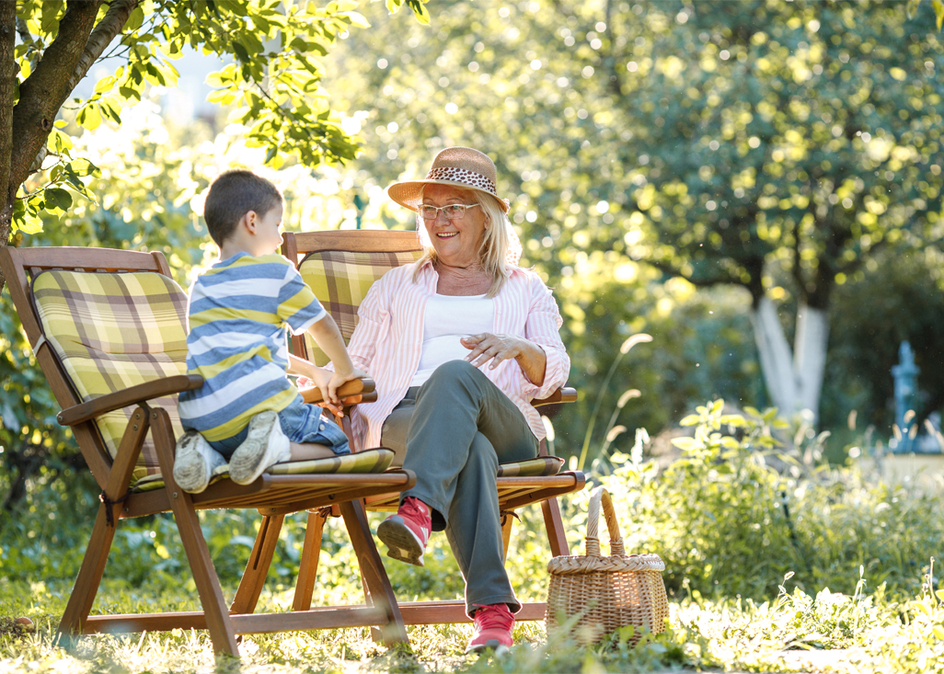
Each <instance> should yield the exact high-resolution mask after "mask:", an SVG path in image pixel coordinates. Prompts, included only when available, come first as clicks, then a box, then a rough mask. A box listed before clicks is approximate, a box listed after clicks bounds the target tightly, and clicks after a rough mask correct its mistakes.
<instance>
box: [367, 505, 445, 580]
mask: <svg viewBox="0 0 944 674" xmlns="http://www.w3.org/2000/svg"><path fill="white" fill-rule="evenodd" d="M432 528H433V522H432V518H431V517H430V514H429V506H428V505H426V504H425V503H423V502H422V501H420V500H419V499H418V498H414V497H412V496H407V497H406V498H405V499H403V503H401V504H400V508H399V509H398V510H397V514H396V515H391V516H390V517H388V518H387V519H385V520H384V521H383V522H381V523H380V526H379V527H377V537H378V538H379V539H380V540H381V541H383V542H384V543H386V545H387V556H388V557H392V558H393V559H399V560H400V561H401V562H406V563H407V564H413V565H415V566H423V554H424V553H425V552H426V542H427V541H428V540H429V532H430V531H431V530H432Z"/></svg>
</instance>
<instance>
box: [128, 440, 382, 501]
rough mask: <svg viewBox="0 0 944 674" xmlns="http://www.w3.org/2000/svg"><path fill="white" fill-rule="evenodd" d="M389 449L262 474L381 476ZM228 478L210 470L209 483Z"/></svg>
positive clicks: (154, 479) (141, 484) (152, 478)
mask: <svg viewBox="0 0 944 674" xmlns="http://www.w3.org/2000/svg"><path fill="white" fill-rule="evenodd" d="M393 456H394V454H393V451H392V450H390V449H384V448H380V449H368V450H367V451H364V452H357V453H356V454H345V455H344V456H334V457H331V458H329V459H311V460H309V461H286V462H284V463H277V464H275V465H274V466H272V467H271V468H269V469H268V470H267V471H266V472H267V473H270V474H272V475H326V474H332V473H382V472H384V471H385V470H387V469H388V468H389V467H390V464H391V463H392V462H393ZM225 477H229V465H223V466H220V467H218V468H217V469H216V470H214V471H213V477H212V479H211V480H210V484H213V483H214V482H218V481H219V480H222V479H223V478H225ZM163 486H164V478H162V477H161V476H160V475H159V474H158V475H149V476H147V477H145V478H142V479H140V480H138V482H137V484H135V486H134V490H135V491H136V492H142V491H151V490H153V489H160V488H161V487H163Z"/></svg>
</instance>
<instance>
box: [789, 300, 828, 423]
mask: <svg viewBox="0 0 944 674" xmlns="http://www.w3.org/2000/svg"><path fill="white" fill-rule="evenodd" d="M828 339H829V314H828V313H827V312H825V311H823V310H822V309H814V308H813V307H808V306H806V305H804V304H802V303H801V304H800V307H799V309H798V310H797V329H796V339H795V340H794V344H793V371H794V374H795V375H796V382H797V407H798V409H804V410H810V411H812V412H813V423H814V424H815V423H816V422H817V421H819V396H820V393H821V392H822V390H823V373H824V372H825V370H826V342H827V341H828Z"/></svg>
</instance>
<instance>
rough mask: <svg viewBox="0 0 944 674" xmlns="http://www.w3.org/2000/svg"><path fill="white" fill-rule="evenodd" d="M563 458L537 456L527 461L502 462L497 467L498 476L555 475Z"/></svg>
mask: <svg viewBox="0 0 944 674" xmlns="http://www.w3.org/2000/svg"><path fill="white" fill-rule="evenodd" d="M563 465H564V460H563V459H562V458H560V457H559V456H539V457H537V458H536V459H528V460H527V461H515V462H514V463H503V464H501V465H500V466H499V467H498V477H544V476H546V475H557V473H559V472H560V469H561V466H563Z"/></svg>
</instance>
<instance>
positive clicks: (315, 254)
mask: <svg viewBox="0 0 944 674" xmlns="http://www.w3.org/2000/svg"><path fill="white" fill-rule="evenodd" d="M282 254H283V255H285V257H287V258H288V259H289V260H290V261H291V262H292V263H293V264H294V265H295V266H296V267H297V268H298V270H299V273H301V275H302V278H303V279H304V280H305V282H306V283H307V284H308V285H309V286H310V287H311V288H312V290H314V292H315V296H316V297H317V298H318V300H319V301H320V302H321V303H322V305H324V307H325V309H326V310H327V311H328V313H329V314H331V317H332V318H333V319H334V321H335V322H336V323H337V324H338V328H339V329H340V330H341V336H342V337H344V342H345V344H346V343H347V342H348V341H349V340H350V338H351V335H352V334H353V333H354V328H355V327H357V309H358V307H359V306H360V303H361V301H362V300H363V299H364V296H365V295H366V294H367V291H368V289H369V288H370V286H371V284H373V282H374V281H376V280H378V279H379V278H380V277H381V276H383V275H384V274H385V273H387V272H388V271H390V270H391V269H393V268H395V267H399V266H401V265H404V264H409V263H411V262H414V261H416V260H417V259H419V258H420V256H421V255H422V254H423V248H422V246H421V245H420V241H419V237H418V236H417V235H416V233H415V232H404V231H387V230H354V231H337V232H306V233H302V234H294V233H291V232H286V233H285V234H284V235H283V244H282ZM303 340H304V341H303ZM292 348H293V351H294V352H295V353H297V354H307V355H306V357H307V358H309V359H310V360H312V361H313V362H314V363H315V364H317V365H324V364H326V363H327V362H328V358H327V356H325V355H324V353H322V351H321V349H319V348H318V346H317V344H315V342H314V340H312V339H311V337H310V336H305V335H302V336H298V337H294V338H293V342H292Z"/></svg>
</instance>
